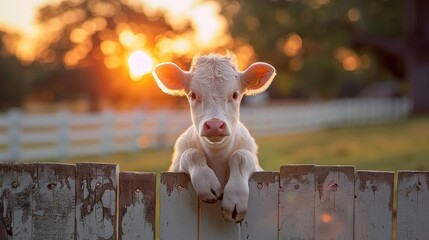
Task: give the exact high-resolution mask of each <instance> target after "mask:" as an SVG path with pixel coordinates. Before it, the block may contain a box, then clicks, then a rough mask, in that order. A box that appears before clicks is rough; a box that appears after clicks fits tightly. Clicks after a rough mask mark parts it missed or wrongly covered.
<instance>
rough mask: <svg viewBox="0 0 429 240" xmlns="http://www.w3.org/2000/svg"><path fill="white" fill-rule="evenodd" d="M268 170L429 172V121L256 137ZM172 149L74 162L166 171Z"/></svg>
mask: <svg viewBox="0 0 429 240" xmlns="http://www.w3.org/2000/svg"><path fill="white" fill-rule="evenodd" d="M256 141H257V143H258V144H259V161H260V164H261V166H262V167H263V168H264V169H265V170H279V167H280V166H281V165H284V164H318V165H337V164H340V165H356V168H357V169H360V170H390V171H394V170H400V169H402V170H429V117H423V118H413V119H411V120H407V121H402V122H398V123H391V124H384V125H373V126H360V127H346V128H337V129H330V130H324V131H320V132H308V133H297V134H289V135H282V136H272V137H264V138H257V139H256ZM172 151H173V148H172V147H171V148H166V149H152V150H142V151H141V152H139V153H122V154H114V155H111V156H107V157H87V158H73V159H70V160H68V162H70V163H75V162H106V163H107V162H109V163H118V164H119V165H120V169H121V170H122V171H145V172H162V171H166V170H167V169H168V166H169V165H170V161H171V160H170V159H171V154H172Z"/></svg>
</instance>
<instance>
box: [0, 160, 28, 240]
mask: <svg viewBox="0 0 429 240" xmlns="http://www.w3.org/2000/svg"><path fill="white" fill-rule="evenodd" d="M32 172H33V166H32V165H27V164H7V163H6V164H5V163H0V226H1V227H0V239H5V240H8V239H14V240H15V239H22V240H26V239H31V235H32V223H33V220H32V213H31V203H32V198H33V191H32V189H33V179H32Z"/></svg>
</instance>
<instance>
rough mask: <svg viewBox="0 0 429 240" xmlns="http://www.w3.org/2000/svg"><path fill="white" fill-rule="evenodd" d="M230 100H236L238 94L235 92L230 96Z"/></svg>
mask: <svg viewBox="0 0 429 240" xmlns="http://www.w3.org/2000/svg"><path fill="white" fill-rule="evenodd" d="M232 99H234V100H237V99H238V92H235V93H233V94H232Z"/></svg>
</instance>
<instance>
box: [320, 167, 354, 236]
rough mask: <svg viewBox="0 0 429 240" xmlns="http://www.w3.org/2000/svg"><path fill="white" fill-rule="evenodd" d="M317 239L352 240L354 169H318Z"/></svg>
mask: <svg viewBox="0 0 429 240" xmlns="http://www.w3.org/2000/svg"><path fill="white" fill-rule="evenodd" d="M315 183H316V192H315V195H316V196H315V239H338V240H339V239H344V240H349V239H353V225H354V224H353V217H354V206H353V205H354V185H355V168H354V167H347V166H341V167H340V166H317V167H316V175H315Z"/></svg>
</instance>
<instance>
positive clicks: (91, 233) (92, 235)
mask: <svg viewBox="0 0 429 240" xmlns="http://www.w3.org/2000/svg"><path fill="white" fill-rule="evenodd" d="M76 171H77V180H76V190H77V191H76V239H78V240H80V239H82V240H83V239H84V240H87V239H88V240H90V239H111V240H114V239H117V231H116V230H117V215H118V214H117V211H118V210H117V202H118V201H117V188H118V177H119V176H118V174H119V168H118V165H116V164H96V163H78V164H77V165H76Z"/></svg>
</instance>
